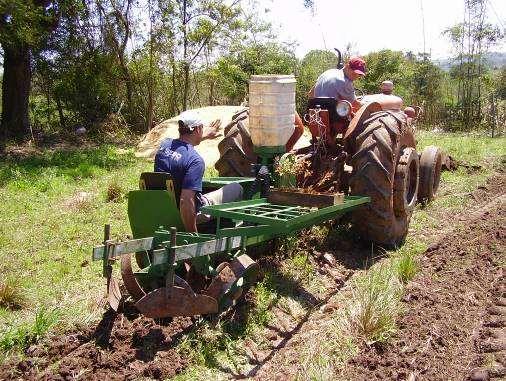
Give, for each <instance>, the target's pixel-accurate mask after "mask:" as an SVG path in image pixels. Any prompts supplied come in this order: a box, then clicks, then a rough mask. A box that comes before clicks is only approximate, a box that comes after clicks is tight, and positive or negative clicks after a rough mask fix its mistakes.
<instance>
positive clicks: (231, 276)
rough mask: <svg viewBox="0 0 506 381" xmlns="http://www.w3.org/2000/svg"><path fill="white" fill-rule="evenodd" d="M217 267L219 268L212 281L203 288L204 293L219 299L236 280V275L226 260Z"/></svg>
mask: <svg viewBox="0 0 506 381" xmlns="http://www.w3.org/2000/svg"><path fill="white" fill-rule="evenodd" d="M217 269H218V270H220V271H219V273H218V275H216V276H215V277H214V278H213V281H212V282H211V284H210V285H209V287H208V288H207V289H206V290H205V292H204V294H206V295H209V296H211V297H212V298H214V299H216V300H219V299H220V298H221V297H222V296H223V295H224V294H225V293H226V292H227V291H228V290H229V289H230V287H231V286H232V285H233V284H234V282H235V281H237V277H236V275H235V273H234V271H233V270H232V267H231V266H230V264H229V263H227V262H223V263H220V265H219V266H218V268H217Z"/></svg>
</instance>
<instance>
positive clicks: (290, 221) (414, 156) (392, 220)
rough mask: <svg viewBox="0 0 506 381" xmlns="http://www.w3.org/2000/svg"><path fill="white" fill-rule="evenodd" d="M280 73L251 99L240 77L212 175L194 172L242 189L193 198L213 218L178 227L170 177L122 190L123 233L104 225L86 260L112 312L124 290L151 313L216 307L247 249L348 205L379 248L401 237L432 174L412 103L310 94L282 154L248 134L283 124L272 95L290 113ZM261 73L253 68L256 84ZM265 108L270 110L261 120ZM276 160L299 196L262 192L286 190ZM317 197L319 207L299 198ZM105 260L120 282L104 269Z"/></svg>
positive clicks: (430, 194) (430, 187) (361, 231)
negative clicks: (98, 270)
mask: <svg viewBox="0 0 506 381" xmlns="http://www.w3.org/2000/svg"><path fill="white" fill-rule="evenodd" d="M339 61H340V60H339ZM281 77H283V78H282V79H281V80H279V81H278V82H279V83H281V85H279V86H281V87H280V88H290V89H291V90H290V91H289V92H288V94H289V95H288V96H285V95H279V94H280V93H279V92H277V93H276V91H274V92H272V91H271V93H269V91H267V92H265V91H264V90H262V91H263V92H262V93H261V94H260V96H258V97H257V98H255V96H252V95H251V94H252V90H251V89H252V87H253V79H252V81H251V82H250V107H249V108H245V109H244V110H243V111H241V112H239V113H237V114H236V115H234V116H233V118H232V121H231V122H230V123H229V124H228V125H227V126H226V127H225V136H224V138H223V140H222V141H221V142H220V144H219V146H218V148H219V150H220V159H219V160H218V161H217V163H216V169H217V170H218V172H219V174H220V177H216V178H209V179H204V183H203V186H204V191H207V190H213V189H216V188H218V187H221V186H223V185H224V184H227V183H230V182H238V183H240V184H241V185H242V186H243V188H244V189H245V192H244V200H241V201H237V202H232V203H226V204H222V205H211V206H205V207H203V209H202V212H203V213H205V214H209V215H211V216H212V217H214V219H213V220H212V221H211V222H210V223H208V224H207V225H206V226H201V227H199V233H187V232H185V231H184V227H183V223H182V220H181V217H180V214H179V210H178V201H179V193H180V189H178V186H177V184H175V182H174V181H173V180H172V178H171V176H170V174H167V173H155V172H147V173H143V174H141V177H140V182H139V188H140V189H139V190H133V191H131V192H130V193H129V195H128V217H129V221H130V226H131V230H132V235H133V238H132V239H128V240H126V241H122V242H116V241H113V240H111V239H110V228H109V226H108V225H106V227H105V229H104V240H103V243H102V244H101V245H99V246H97V247H95V248H94V249H93V254H92V259H93V260H95V261H102V264H103V276H104V277H105V278H106V279H107V295H108V301H109V304H110V306H111V307H112V308H113V309H115V310H117V309H118V308H119V306H120V305H121V302H122V300H124V299H125V298H131V299H132V300H133V302H134V303H135V306H136V307H137V309H138V310H139V311H140V312H141V313H142V314H144V315H145V316H147V317H151V318H165V317H174V316H195V315H209V314H211V315H212V314H218V313H220V312H221V311H224V310H226V309H228V308H229V307H231V306H233V305H234V304H235V303H236V302H237V301H238V300H239V298H240V296H241V295H242V294H243V292H244V290H245V288H246V287H248V285H251V284H252V283H253V282H255V279H256V277H257V274H258V264H257V263H256V262H255V261H254V260H253V259H252V258H251V257H250V256H249V255H248V253H249V251H248V249H249V248H250V247H253V246H255V245H258V244H260V243H262V242H266V241H269V240H273V239H275V238H277V237H283V236H287V235H291V234H294V233H295V232H297V231H300V230H302V229H306V228H309V227H311V226H314V225H317V224H321V223H323V222H325V221H330V220H338V219H339V218H340V217H342V216H343V215H345V214H351V223H352V226H353V227H354V228H355V231H356V234H357V236H358V237H361V239H363V240H366V241H371V242H374V243H376V244H378V245H382V246H385V247H396V246H399V245H401V244H402V243H403V241H404V239H405V237H406V235H407V232H408V226H409V221H410V218H411V214H412V212H413V209H414V207H415V204H416V203H417V200H424V201H430V200H432V199H433V198H434V196H435V193H436V191H437V188H438V184H439V179H440V171H441V164H442V153H441V150H440V149H439V148H437V147H433V146H431V147H427V148H425V149H424V150H423V151H422V153H421V155H419V154H418V153H417V150H416V140H415V136H414V124H415V121H416V119H417V117H418V116H419V115H420V112H421V109H419V108H411V109H409V110H405V111H404V110H401V109H400V107H391V105H392V102H391V101H392V99H393V98H388V97H386V98H385V97H382V96H381V95H380V94H377V95H375V96H373V97H372V98H371V99H369V100H367V98H366V97H364V98H365V99H364V101H365V102H364V103H365V104H364V105H363V106H362V107H361V108H360V109H359V110H356V112H354V110H353V109H352V107H351V105H350V104H349V103H348V102H346V101H336V100H335V99H330V98H315V99H311V100H310V102H309V103H308V108H307V111H306V112H305V114H304V117H303V119H304V121H305V124H306V127H308V129H309V131H310V132H311V141H310V144H309V145H308V146H306V147H302V148H299V149H296V150H291V151H290V152H286V150H287V149H286V148H287V147H286V146H285V145H284V144H280V143H279V142H282V143H286V141H287V140H288V136H286V134H285V135H284V136H282V137H281V138H280V139H278V141H277V142H275V143H274V144H270V143H269V142H271V141H274V140H275V139H274V138H272V137H269V138H268V139H265V140H264V143H261V145H259V143H258V134H259V131H260V132H261V134H263V135H262V136H263V137H264V138H265V136H267V135H266V134H268V133H273V131H274V132H276V131H275V130H269V131H267V132H265V131H264V132H262V130H261V128H263V127H264V126H265V125H267V124H269V123H271V124H272V127H273V128H274V129H275V128H276V126H277V124H278V123H282V122H283V121H284V120H288V121H289V122H291V123H292V128H293V120H294V114H293V111H291V112H292V114H290V115H288V117H286V118H285V117H284V116H283V115H279V113H283V112H284V111H279V110H287V108H285V107H277V106H276V107H272V104H271V103H270V102H271V101H273V100H276V99H279V98H283V99H285V100H286V102H288V104H289V105H291V106H290V107H291V108H290V107H288V109H291V110H294V101H295V89H294V85H293V83H294V79H293V80H292V79H290V78H288V79H287V78H285V77H286V76H281ZM292 78H293V77H292ZM270 79H271V77H269V76H267V77H266V76H263V77H261V78H260V81H259V83H260V85H259V88H260V89H263V87H262V86H264V87H265V82H266V81H267V82H268V81H269V80H270ZM283 81H284V82H283ZM271 82H272V81H271ZM276 86H277V85H276ZM286 86H288V87H286ZM290 86H291V87H290ZM267 93H269V94H270V95H268V94H267ZM266 94H267V95H266ZM273 94H274V95H273ZM276 94H277V95H276ZM269 96H271V98H269ZM273 97H274V98H273ZM255 99H256V100H257V101H258V100H259V99H260V100H261V102H260V103H263V106H262V107H264V108H263V109H260V108H259V107H260V106H259V105H260V103H258V102H257V103H255V102H256V101H255ZM252 101H253V102H252ZM251 102H252V103H251ZM394 103H395V102H394ZM259 110H260V111H259ZM265 110H267V111H265ZM271 111H272V113H271V116H272V118H271V119H269V120H266V119H265V118H264V119H262V118H263V116H264V115H263V113H266V112H269V113H270V112H271ZM259 129H260V130H259ZM254 134H257V137H256V138H255V136H254ZM269 136H271V135H269ZM272 136H274V135H272ZM280 136H281V135H280ZM273 139H274V140H273ZM265 142H267V143H265ZM269 144H270V145H269ZM290 148H291V147H290ZM287 161H290V162H292V163H297V165H298V168H302V170H299V171H298V172H296V173H294V174H292V175H291V179H290V181H291V184H292V186H293V187H294V188H296V189H305V190H306V192H305V193H303V197H296V195H294V193H290V192H289V191H288V197H287V196H286V195H285V196H284V198H281V199H280V198H273V197H272V195H273V194H275V191H276V190H279V189H281V190H283V187H285V188H286V180H287V179H286V176H281V175H279V174H277V173H276V169H277V168H278V167H279V166H281V165H282V164H283V163H286V162H287ZM289 177H290V176H289ZM290 195H293V197H290ZM335 195H340V196H341V197H335ZM299 196H300V194H299ZM328 196H330V198H329V197H328ZM322 197H323V198H325V197H326V198H325V203H323V204H318V203H317V204H311V203H309V204H308V203H307V202H308V200H313V199H317V200H320V198H322ZM329 199H330V201H329ZM116 262H120V273H121V278H122V282H120V281H119V280H118V279H117V277H116V276H115V271H114V268H113V265H114V263H116ZM134 268H135V269H134Z"/></svg>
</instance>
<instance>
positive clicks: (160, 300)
mask: <svg viewBox="0 0 506 381" xmlns="http://www.w3.org/2000/svg"><path fill="white" fill-rule="evenodd" d="M135 306H136V307H137V309H138V310H139V311H140V312H141V313H142V314H143V315H144V316H147V317H150V318H164V317H169V316H170V317H175V316H195V315H206V314H213V313H216V312H218V303H217V301H216V299H214V298H212V297H210V296H207V295H200V294H197V295H196V294H195V293H194V292H192V291H190V290H188V289H186V288H183V287H179V286H173V287H171V288H168V287H161V288H158V289H156V290H154V291H151V292H150V293H148V294H146V295H144V296H143V297H142V298H141V299H139V300H138V301H137V303H135Z"/></svg>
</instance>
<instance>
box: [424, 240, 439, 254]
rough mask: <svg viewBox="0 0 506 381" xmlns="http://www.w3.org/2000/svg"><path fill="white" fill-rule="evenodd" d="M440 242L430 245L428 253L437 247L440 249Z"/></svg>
mask: <svg viewBox="0 0 506 381" xmlns="http://www.w3.org/2000/svg"><path fill="white" fill-rule="evenodd" d="M439 246H440V245H439V242H438V243H432V244H430V245H429V247H428V248H427V253H430V252H432V251H436V250H437V249H439Z"/></svg>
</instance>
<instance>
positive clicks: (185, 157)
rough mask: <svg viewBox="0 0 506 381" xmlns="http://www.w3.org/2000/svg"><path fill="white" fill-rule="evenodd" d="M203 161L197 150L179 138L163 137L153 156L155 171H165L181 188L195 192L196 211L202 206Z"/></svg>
mask: <svg viewBox="0 0 506 381" xmlns="http://www.w3.org/2000/svg"><path fill="white" fill-rule="evenodd" d="M205 167H206V166H205V163H204V159H202V156H200V155H199V153H198V152H197V150H195V148H194V147H193V146H192V145H191V144H189V143H186V142H184V141H182V140H179V139H170V138H168V139H165V140H164V141H163V142H162V144H161V145H160V148H159V149H158V152H157V153H156V156H155V172H167V173H170V174H171V175H172V178H173V179H174V181H175V182H176V183H177V184H178V185H179V186H180V187H181V189H189V190H193V191H195V192H196V194H195V202H196V205H195V206H196V208H197V211H198V210H200V208H201V207H202V177H203V176H204V170H205Z"/></svg>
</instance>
